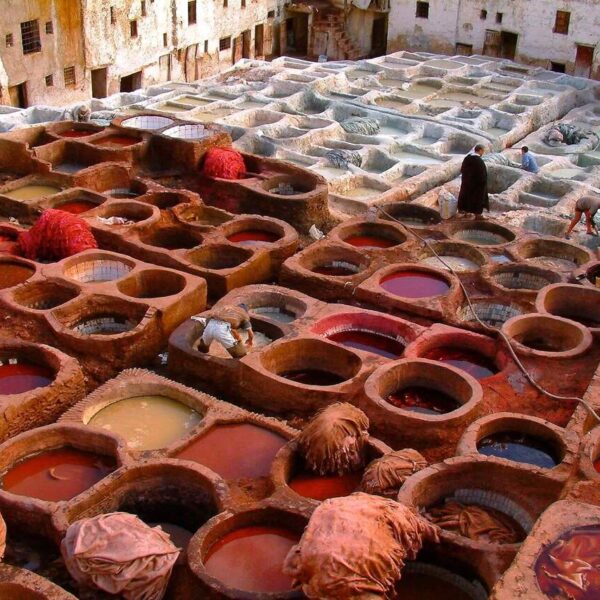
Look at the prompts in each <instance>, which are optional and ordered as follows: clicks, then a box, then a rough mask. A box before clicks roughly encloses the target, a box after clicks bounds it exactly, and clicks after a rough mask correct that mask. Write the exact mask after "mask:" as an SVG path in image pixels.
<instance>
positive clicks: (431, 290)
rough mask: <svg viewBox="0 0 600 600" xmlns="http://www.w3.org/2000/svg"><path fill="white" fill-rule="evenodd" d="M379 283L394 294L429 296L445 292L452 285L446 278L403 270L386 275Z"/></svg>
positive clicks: (412, 296)
mask: <svg viewBox="0 0 600 600" xmlns="http://www.w3.org/2000/svg"><path fill="white" fill-rule="evenodd" d="M379 285H380V286H381V287H382V288H383V289H384V290H385V291H386V292H389V293H390V294H394V296H401V297H403V298H429V297H431V296H441V295H443V294H445V293H446V292H447V291H448V290H449V289H450V286H449V285H448V283H447V282H446V280H445V279H442V278H441V277H436V276H435V275H430V274H429V273H421V272H416V271H401V272H400V273H393V274H392V275H388V276H387V277H384V278H383V279H382V280H381V281H380V282H379Z"/></svg>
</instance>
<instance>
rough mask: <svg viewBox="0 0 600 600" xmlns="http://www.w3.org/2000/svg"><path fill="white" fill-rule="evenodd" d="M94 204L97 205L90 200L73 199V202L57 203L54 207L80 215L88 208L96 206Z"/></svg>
mask: <svg viewBox="0 0 600 600" xmlns="http://www.w3.org/2000/svg"><path fill="white" fill-rule="evenodd" d="M96 206H98V205H97V204H96V203H95V202H91V201H90V200H74V201H73V202H65V203H64V204H59V205H58V206H57V207H56V208H57V209H58V210H62V211H64V212H68V213H71V214H73V215H80V214H81V213H84V212H86V211H88V210H92V208H96Z"/></svg>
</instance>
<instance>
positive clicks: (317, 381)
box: [279, 369, 345, 385]
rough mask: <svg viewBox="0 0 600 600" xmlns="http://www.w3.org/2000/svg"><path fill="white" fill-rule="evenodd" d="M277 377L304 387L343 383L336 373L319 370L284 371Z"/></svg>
mask: <svg viewBox="0 0 600 600" xmlns="http://www.w3.org/2000/svg"><path fill="white" fill-rule="evenodd" d="M279 377H285V379H290V380H291V381H295V382H296V383H304V384H306V385H337V384H338V383H342V382H343V381H345V379H344V378H343V377H340V376H339V375H337V374H336V373H332V372H331V371H321V369H298V370H294V371H284V372H283V373H279Z"/></svg>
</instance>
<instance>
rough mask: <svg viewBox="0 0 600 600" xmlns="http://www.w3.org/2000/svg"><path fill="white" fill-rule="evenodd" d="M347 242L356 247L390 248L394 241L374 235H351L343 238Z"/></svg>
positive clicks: (394, 243)
mask: <svg viewBox="0 0 600 600" xmlns="http://www.w3.org/2000/svg"><path fill="white" fill-rule="evenodd" d="M344 241H345V242H346V243H347V244H351V245H352V246H357V247H358V248H391V247H392V246H395V245H396V242H394V241H392V240H388V239H387V238H381V237H376V236H374V235H351V236H350V237H347V238H346V239H345V240H344Z"/></svg>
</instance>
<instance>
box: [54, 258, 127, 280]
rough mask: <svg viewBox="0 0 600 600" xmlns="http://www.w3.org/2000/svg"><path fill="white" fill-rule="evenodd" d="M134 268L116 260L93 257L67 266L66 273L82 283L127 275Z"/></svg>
mask: <svg viewBox="0 0 600 600" xmlns="http://www.w3.org/2000/svg"><path fill="white" fill-rule="evenodd" d="M132 268H133V267H131V266H130V265H127V264H125V263H122V262H118V261H116V260H106V259H92V260H84V261H82V262H77V263H75V264H74V265H71V266H69V267H67V268H66V269H65V271H64V275H65V277H68V278H69V279H74V280H75V281H79V282H80V283H104V282H106V281H115V280H116V279H121V277H125V275H127V274H128V273H129V272H130V271H131V269H132Z"/></svg>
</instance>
